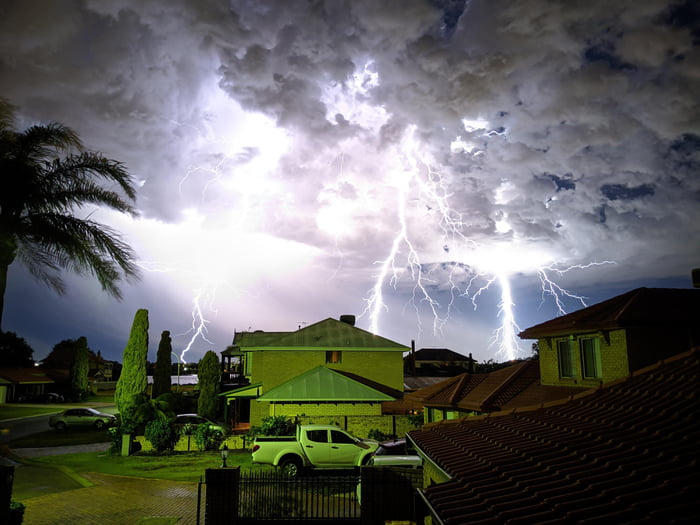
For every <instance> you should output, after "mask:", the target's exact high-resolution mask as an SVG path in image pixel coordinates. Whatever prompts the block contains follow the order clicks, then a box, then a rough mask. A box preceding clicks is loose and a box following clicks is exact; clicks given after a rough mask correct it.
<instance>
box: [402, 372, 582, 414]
mask: <svg viewBox="0 0 700 525" xmlns="http://www.w3.org/2000/svg"><path fill="white" fill-rule="evenodd" d="M580 391H581V388H572V387H555V386H543V385H541V384H540V368H539V362H538V361H533V360H529V361H522V362H520V363H517V364H515V365H512V366H509V367H506V368H501V369H500V370H496V371H495V372H490V373H488V374H466V373H465V374H460V375H458V376H455V377H451V378H449V379H446V380H445V381H442V382H441V383H437V384H435V385H431V386H429V387H426V388H422V389H420V390H417V391H416V392H411V393H410V394H406V398H407V399H409V400H412V401H421V402H422V403H423V404H424V405H425V406H426V407H433V408H442V409H453V410H457V409H460V410H468V411H476V412H493V411H497V410H502V409H504V408H513V407H517V406H531V405H534V404H539V403H543V402H546V401H553V400H555V399H562V398H566V397H567V396H570V395H571V394H573V393H578V392H580Z"/></svg>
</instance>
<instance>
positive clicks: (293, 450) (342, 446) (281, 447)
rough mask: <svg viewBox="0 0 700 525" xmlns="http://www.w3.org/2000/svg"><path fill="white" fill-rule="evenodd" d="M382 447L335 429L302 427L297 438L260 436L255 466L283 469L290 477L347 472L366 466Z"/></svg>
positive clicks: (299, 428) (255, 446)
mask: <svg viewBox="0 0 700 525" xmlns="http://www.w3.org/2000/svg"><path fill="white" fill-rule="evenodd" d="M378 446H379V443H377V442H376V441H371V440H364V439H359V438H356V437H355V436H353V435H351V434H348V433H347V432H346V431H345V430H343V429H341V428H340V427H337V426H333V425H299V426H298V427H297V433H296V436H280V437H277V436H275V437H272V436H258V437H256V438H255V441H254V442H253V463H261V464H267V465H274V466H276V467H280V468H281V469H282V472H283V473H284V474H285V475H286V476H288V477H290V478H293V477H296V476H297V475H298V474H299V473H300V472H301V469H303V468H315V469H343V468H354V467H359V466H360V465H364V464H365V463H366V462H367V461H369V459H370V458H371V457H372V454H373V453H374V451H375V450H376V449H377V447H378Z"/></svg>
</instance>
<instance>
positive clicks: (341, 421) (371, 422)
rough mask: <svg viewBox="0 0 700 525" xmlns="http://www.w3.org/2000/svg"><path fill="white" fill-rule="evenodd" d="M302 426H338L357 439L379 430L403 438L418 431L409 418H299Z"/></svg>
mask: <svg viewBox="0 0 700 525" xmlns="http://www.w3.org/2000/svg"><path fill="white" fill-rule="evenodd" d="M298 421H299V424H300V425H336V426H338V427H340V428H342V429H345V430H347V431H348V432H350V434H352V435H353V436H355V437H358V438H368V437H369V434H370V432H371V431H372V430H378V431H379V432H381V433H383V434H386V435H395V436H396V437H397V438H398V439H400V438H403V437H404V436H405V435H406V432H409V431H410V430H416V426H415V425H414V424H413V421H412V420H411V419H409V417H408V416H391V415H384V416H382V415H379V416H333V415H319V416H304V417H299V418H298Z"/></svg>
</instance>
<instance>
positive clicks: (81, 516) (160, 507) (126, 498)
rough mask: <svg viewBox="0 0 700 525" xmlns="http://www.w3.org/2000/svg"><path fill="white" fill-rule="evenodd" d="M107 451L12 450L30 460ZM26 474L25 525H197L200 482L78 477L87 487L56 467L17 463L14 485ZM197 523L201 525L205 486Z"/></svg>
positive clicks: (92, 474)
mask: <svg viewBox="0 0 700 525" xmlns="http://www.w3.org/2000/svg"><path fill="white" fill-rule="evenodd" d="M107 448H109V443H96V444H94V445H80V446H78V447H46V448H18V449H13V450H12V453H13V454H15V455H16V456H19V457H24V458H32V457H38V456H49V455H58V454H70V453H72V452H85V451H86V449H95V450H106V449H107ZM4 459H7V458H4ZM42 469H43V470H42ZM30 471H31V473H30ZM26 475H30V476H31V485H32V487H31V488H32V490H35V491H36V494H37V495H36V496H33V495H32V497H26V498H22V500H21V501H22V503H24V504H25V505H26V510H25V513H24V524H25V525H54V524H55V525H59V524H60V525H65V524H67V523H76V524H80V525H93V524H94V525H111V524H114V525H147V524H148V523H149V521H150V520H149V519H154V518H160V519H161V521H158V523H159V524H163V523H167V521H163V520H166V519H169V520H170V521H169V522H170V523H172V524H177V525H194V524H196V523H197V490H198V489H197V485H198V484H197V483H194V482H181V481H166V480H158V479H147V478H134V477H125V476H114V475H111V474H102V473H96V472H89V473H84V474H81V476H82V478H85V479H87V481H89V482H90V483H92V484H93V485H92V486H88V487H85V486H80V484H79V483H77V482H73V483H71V480H70V479H68V477H67V476H65V475H63V474H61V473H60V472H58V471H57V470H56V469H49V468H44V467H39V466H34V465H17V470H16V471H15V481H16V482H20V481H21V479H20V478H22V477H23V476H26ZM55 478H59V479H58V481H61V483H60V484H59V485H60V486H56V483H57V482H58V481H57V480H56V479H55ZM63 478H66V479H63ZM37 479H44V480H45V482H46V484H47V487H42V486H41V483H37ZM49 485H50V487H49ZM49 488H50V492H51V493H48V494H46V493H44V494H42V490H48V489H49ZM56 489H58V491H55V490H56ZM54 491H55V492H54ZM153 521H154V522H155V521H156V520H155V519H154V520H153ZM201 523H204V487H202V516H201Z"/></svg>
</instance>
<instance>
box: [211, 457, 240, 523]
mask: <svg viewBox="0 0 700 525" xmlns="http://www.w3.org/2000/svg"><path fill="white" fill-rule="evenodd" d="M239 479H240V468H239V467H233V468H208V469H206V470H205V472H204V481H205V483H206V485H207V495H206V503H205V511H204V512H205V514H204V523H205V525H225V524H226V525H228V524H230V523H235V522H236V521H237V518H238V481H239Z"/></svg>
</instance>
